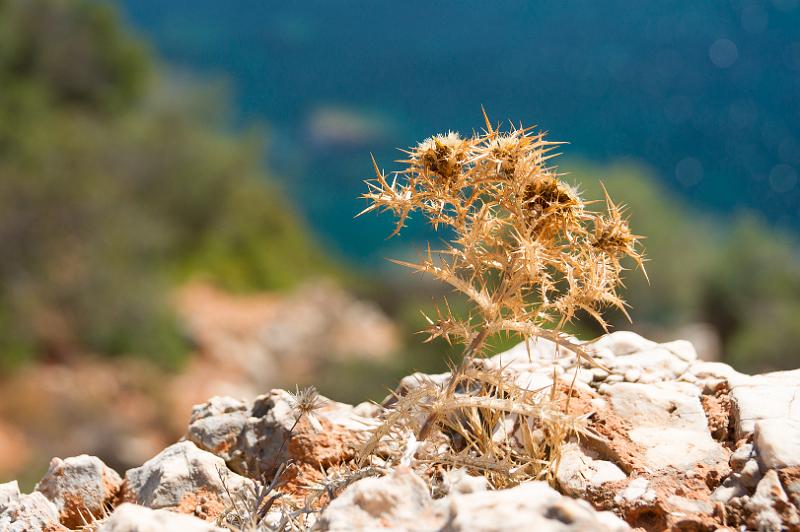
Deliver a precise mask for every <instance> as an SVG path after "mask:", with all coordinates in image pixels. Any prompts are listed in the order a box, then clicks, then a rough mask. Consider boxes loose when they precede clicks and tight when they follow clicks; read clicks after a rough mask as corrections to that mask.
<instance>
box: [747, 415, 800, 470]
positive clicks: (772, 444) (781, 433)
mask: <svg viewBox="0 0 800 532" xmlns="http://www.w3.org/2000/svg"><path fill="white" fill-rule="evenodd" d="M753 438H754V440H755V444H756V449H757V451H758V458H759V460H761V463H763V464H764V466H765V467H766V468H767V469H783V468H785V467H793V466H800V419H762V420H759V421H756V422H755V434H754V435H753Z"/></svg>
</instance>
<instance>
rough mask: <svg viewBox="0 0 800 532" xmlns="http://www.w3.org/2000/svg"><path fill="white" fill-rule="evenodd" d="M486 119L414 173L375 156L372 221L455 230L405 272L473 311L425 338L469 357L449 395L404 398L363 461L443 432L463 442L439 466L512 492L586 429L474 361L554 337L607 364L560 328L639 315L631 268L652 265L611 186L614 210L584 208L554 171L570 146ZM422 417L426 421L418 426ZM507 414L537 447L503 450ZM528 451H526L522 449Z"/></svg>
mask: <svg viewBox="0 0 800 532" xmlns="http://www.w3.org/2000/svg"><path fill="white" fill-rule="evenodd" d="M484 119H485V130H483V131H482V132H480V133H473V134H472V136H470V137H462V136H461V135H459V134H458V133H454V132H449V133H447V134H445V135H437V136H434V137H431V138H428V139H426V140H424V141H423V142H421V143H420V144H418V145H417V146H416V147H413V148H411V149H410V150H408V151H406V152H405V153H406V154H407V156H408V157H407V158H405V159H404V160H402V161H399V162H400V163H402V164H403V165H404V167H403V168H402V169H401V170H399V171H397V172H393V173H392V174H390V175H388V176H387V175H386V174H385V173H384V172H382V171H381V170H380V169H379V168H378V165H377V163H376V162H375V160H374V158H373V166H374V169H375V178H374V179H373V180H370V181H367V185H368V187H369V190H368V191H367V192H366V193H365V194H363V196H362V197H363V198H364V199H366V200H367V201H368V202H369V205H368V206H367V208H366V209H364V211H362V212H361V213H360V214H364V213H367V212H370V211H389V212H391V213H392V214H393V215H394V216H395V217H396V220H397V222H396V226H395V229H394V232H393V233H392V235H391V236H395V235H397V234H398V233H399V232H400V231H401V230H402V229H403V227H405V225H406V222H407V220H408V219H409V217H410V216H411V215H412V214H413V213H420V214H422V216H423V217H424V218H426V219H427V221H429V222H430V223H431V224H432V226H433V227H434V229H435V230H437V231H438V230H444V232H445V233H446V234H447V235H448V237H449V240H448V241H447V242H446V243H445V245H444V246H443V248H442V249H438V250H432V249H431V247H430V245H429V246H428V249H427V253H426V254H425V255H424V256H423V257H421V259H420V260H419V262H416V263H412V262H404V261H394V262H397V263H398V264H401V265H403V266H407V267H409V268H411V269H412V270H414V271H416V272H421V273H426V274H430V275H432V276H433V277H435V278H436V279H438V280H440V281H443V282H444V283H446V284H448V285H450V286H451V287H452V288H454V289H455V290H456V291H457V292H460V293H461V294H463V295H464V296H466V298H467V299H468V301H469V302H470V311H469V313H468V314H467V315H465V316H457V315H455V314H454V313H453V312H452V311H451V309H450V306H449V305H448V304H447V302H446V300H445V302H444V305H443V306H442V307H441V308H438V309H437V316H436V318H435V319H432V318H429V317H427V316H426V318H427V320H428V323H429V327H428V328H427V333H428V339H427V341H431V340H433V339H435V338H443V339H445V340H446V341H447V342H448V343H450V342H453V341H456V342H459V343H463V344H464V345H465V346H466V347H465V350H464V353H463V355H464V356H463V361H462V362H461V364H460V365H459V366H458V367H456V368H454V369H453V371H452V373H451V376H450V378H449V381H448V382H447V384H446V386H444V387H443V388H442V387H438V386H435V385H432V384H431V385H429V386H422V387H420V388H418V389H417V390H415V391H414V392H413V393H412V394H411V396H409V397H406V398H397V399H396V400H395V404H394V406H393V408H392V411H391V412H386V413H385V417H384V423H383V425H382V426H381V427H379V428H378V429H377V430H376V431H375V433H374V434H373V438H372V439H371V440H370V442H369V443H368V445H367V448H366V449H365V452H366V453H369V452H372V451H374V450H375V449H377V447H378V445H379V443H380V442H381V440H382V438H384V437H386V436H390V435H392V433H393V432H398V433H397V434H394V436H395V437H394V438H392V439H394V440H395V441H396V439H397V438H402V436H401V435H400V434H399V433H405V432H407V431H409V430H412V431H413V433H414V435H415V437H416V438H417V439H418V440H423V441H424V440H426V439H427V438H429V437H431V436H432V434H433V433H434V431H435V430H437V429H438V430H440V431H441V432H444V433H446V434H447V435H448V437H449V439H450V444H451V447H453V445H452V444H453V443H455V442H461V443H460V445H461V446H462V448H463V452H461V453H459V454H458V455H442V454H440V455H437V458H435V459H436V460H438V461H440V462H442V461H443V460H445V461H446V460H450V461H451V462H452V463H453V464H458V463H460V464H462V465H468V464H469V462H470V461H471V462H472V463H473V465H474V466H475V467H476V468H477V469H479V470H482V471H483V472H485V473H486V472H489V473H488V475H489V476H497V475H495V474H494V473H491V471H493V470H497V471H503V477H504V478H505V480H504V481H503V482H506V481H511V478H512V477H513V475H514V473H515V472H520V471H523V472H526V473H525V474H526V476H527V477H528V478H531V477H538V476H539V475H540V474H541V473H542V471H545V473H544V474H546V475H550V474H552V470H548V468H542V467H538V468H537V467H532V465H535V464H532V462H530V461H533V462H537V461H538V462H546V463H547V464H552V463H554V462H556V463H557V455H558V450H557V447H558V442H559V441H561V440H563V439H565V438H567V437H568V436H569V435H570V434H578V433H581V432H583V433H585V432H586V429H585V427H583V426H582V425H581V424H580V423H579V422H578V421H579V420H577V419H576V418H573V417H570V416H568V415H567V414H566V413H564V412H563V410H562V411H559V410H558V408H557V406H556V402H557V401H555V400H552V401H550V402H549V403H548V402H546V401H545V402H542V401H541V400H535V399H534V398H533V397H532V396H531V395H530V394H528V393H526V392H525V391H524V390H520V389H518V388H516V387H515V386H513V385H510V384H508V383H503V382H502V378H501V376H500V375H499V374H497V373H487V372H478V373H476V371H477V370H476V369H475V367H476V365H475V363H474V362H475V359H476V357H478V356H479V355H480V354H482V352H483V349H484V347H485V344H486V341H487V339H488V338H490V337H492V336H493V335H497V334H513V335H519V336H520V337H521V338H522V339H524V340H526V344H527V340H529V339H531V338H545V339H547V340H550V341H552V342H554V343H555V344H556V345H557V346H558V348H559V349H561V348H563V349H564V350H565V351H566V352H570V353H573V354H574V355H576V357H577V359H578V360H580V359H582V360H583V362H584V363H588V364H594V365H599V364H597V363H596V362H594V360H593V359H592V357H591V354H590V352H589V351H588V350H587V349H586V347H585V345H583V344H581V343H579V342H577V341H576V340H574V339H573V338H572V337H571V336H569V335H567V334H564V333H563V332H562V328H563V327H564V326H565V325H566V324H567V323H570V322H572V321H573V320H575V319H577V318H578V317H580V316H581V314H585V315H588V316H590V317H591V318H593V319H594V320H596V321H597V322H598V323H599V324H600V325H601V326H602V327H603V328H604V329H606V330H607V328H608V323H607V322H606V320H605V319H604V318H603V311H604V310H606V309H608V308H616V309H618V310H620V311H621V312H623V313H624V314H625V315H626V316H627V311H626V304H625V301H624V300H623V299H622V297H621V296H620V294H619V293H618V289H619V287H620V286H622V273H623V271H624V270H625V266H624V265H623V262H624V261H625V259H626V258H627V259H628V260H630V261H631V264H633V265H635V266H637V267H639V268H641V269H642V270H643V271H644V265H643V263H644V257H643V253H642V250H641V248H640V237H638V236H637V235H634V234H633V233H632V232H631V230H630V227H629V225H628V221H627V219H626V218H625V216H624V208H623V207H621V206H619V205H617V204H616V203H614V202H613V201H612V200H611V198H610V197H609V195H608V193H607V192H605V189H604V192H605V198H604V199H603V200H600V201H585V200H584V199H583V198H581V195H580V194H579V192H578V190H577V189H576V188H574V187H573V186H570V185H569V184H567V183H566V182H565V181H564V180H563V179H562V178H563V174H560V173H559V172H558V171H557V168H556V167H554V166H552V165H551V164H550V160H551V159H552V158H553V157H555V156H556V155H558V154H557V153H555V152H554V149H555V148H556V147H557V146H558V145H559V144H561V143H558V142H551V141H548V140H546V139H545V134H544V133H541V132H539V133H534V132H533V129H532V128H526V127H522V126H519V127H516V126H514V125H513V124H511V125H510V128H509V129H508V130H501V129H500V128H499V127H496V126H492V123H491V122H490V120H489V118H488V117H487V116H486V113H485V112H484ZM595 205H599V206H600V208H597V209H596V208H594V206H595ZM553 389H555V386H554V387H553ZM551 399H555V396H552V397H551ZM420 412H422V413H423V414H425V417H424V418H423V419H424V421H423V422H422V423H418V422H416V421H415V420H416V419H417V418H418V417H419V414H420ZM508 415H511V416H515V419H517V420H518V421H519V420H520V419H522V420H524V421H525V422H524V423H522V426H525V427H528V429H522V432H521V433H522V434H523V436H524V435H525V431H526V430H527V431H528V432H529V433H528V437H527V438H524V437H523V440H524V441H523V442H521V443H520V442H517V443H516V444H515V445H512V446H503V445H498V444H493V443H492V442H495V443H497V442H496V440H497V438H496V437H495V436H494V435H493V434H494V433H496V428H497V425H498V424H502V423H505V421H504V419H505V417H506V416H508ZM532 427H539V429H544V433H546V435H547V437H546V438H545V443H546V445H544V446H541V448H538V449H534V448H532V447H531V446H535V445H539V443H536V441H540V440H541V438H540V439H539V440H536V439H535V438H533V437H532V436H531V434H530V431H531V430H537V429H535V428H532ZM559 427H561V428H559ZM540 443H541V442H540ZM520 445H521V447H522V448H524V449H527V451H528V454H527V455H526V454H525V453H524V452H519V449H520ZM525 456H527V458H525ZM526 460H527V461H528V462H526ZM540 465H541V464H540ZM547 471H549V472H547Z"/></svg>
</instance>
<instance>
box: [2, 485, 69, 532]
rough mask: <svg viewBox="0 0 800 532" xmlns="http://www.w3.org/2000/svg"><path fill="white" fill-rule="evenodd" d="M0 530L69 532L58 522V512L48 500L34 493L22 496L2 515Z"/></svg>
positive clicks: (7, 531)
mask: <svg viewBox="0 0 800 532" xmlns="http://www.w3.org/2000/svg"><path fill="white" fill-rule="evenodd" d="M0 530H2V531H3V532H60V531H64V532H66V531H68V530H69V529H68V528H66V527H65V526H64V525H62V524H61V523H59V522H58V511H57V510H56V507H55V505H54V504H53V503H52V502H50V501H48V500H47V498H46V497H45V496H44V495H42V494H41V493H39V492H38V491H34V492H33V493H31V494H30V495H20V496H19V498H18V499H17V500H15V501H12V502H11V503H10V504H9V505H8V507H7V508H6V509H5V510H4V511H3V512H2V513H0Z"/></svg>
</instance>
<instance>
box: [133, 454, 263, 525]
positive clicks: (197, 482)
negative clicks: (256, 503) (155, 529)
mask: <svg viewBox="0 0 800 532" xmlns="http://www.w3.org/2000/svg"><path fill="white" fill-rule="evenodd" d="M223 480H224V482H225V483H226V484H227V487H228V490H230V491H231V493H233V494H236V493H242V492H246V491H247V490H250V489H253V487H254V486H253V481H252V480H250V479H247V478H244V477H241V476H239V475H237V474H235V473H233V472H231V471H229V470H228V469H227V467H225V462H224V460H222V458H219V457H218V456H215V455H213V454H211V453H209V452H206V451H203V450H201V449H198V448H197V447H196V446H195V444H193V443H192V442H189V441H182V442H178V443H176V444H174V445H171V446H169V447H167V448H166V449H164V450H163V451H161V453H159V454H158V455H156V456H155V457H153V458H151V459H150V460H148V461H147V462H145V463H144V465H142V466H141V467H137V468H135V469H130V470H128V472H127V473H125V485H124V488H123V498H124V500H125V501H126V502H133V503H136V504H139V505H142V506H147V507H149V508H155V509H158V508H178V509H182V510H184V511H187V510H191V509H193V508H195V506H197V505H198V504H199V498H200V497H205V498H206V499H207V500H209V501H212V502H214V503H216V504H215V506H217V507H219V506H221V504H220V503H224V502H225V499H224V493H225V488H224V486H223Z"/></svg>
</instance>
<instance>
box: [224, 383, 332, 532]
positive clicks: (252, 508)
mask: <svg viewBox="0 0 800 532" xmlns="http://www.w3.org/2000/svg"><path fill="white" fill-rule="evenodd" d="M288 402H289V406H290V407H291V409H292V413H293V415H294V422H293V423H292V426H291V427H289V430H288V432H287V433H286V434H285V435H284V438H283V441H282V442H281V446H280V448H279V449H278V452H276V453H275V455H274V456H275V459H277V457H279V456H282V455H283V451H284V449H285V448H286V445H287V443H288V442H289V440H290V439H291V437H292V434H293V433H294V430H295V428H297V425H298V424H299V423H300V421H301V420H302V419H304V418H305V419H306V420H308V422H309V423H310V424H311V426H312V427H313V428H314V430H316V431H321V430H322V425H321V424H320V422H319V420H318V419H317V417H316V416H317V411H318V410H319V409H320V408H322V407H324V406H325V404H326V400H325V399H324V398H323V397H322V396H321V395H319V393H318V392H317V389H316V388H315V387H314V386H308V387H306V388H303V389H302V390H301V389H300V388H299V387H296V388H295V393H291V392H289V397H288ZM292 467H293V463H292V460H291V459H289V460H287V461H285V462H281V463H280V464H275V463H273V464H271V465H270V467H268V468H267V469H266V471H265V472H264V473H263V474H262V475H261V479H260V481H258V482H257V483H256V488H255V489H254V490H253V491H252V492H246V493H241V492H239V493H232V492H231V490H230V489H229V488H228V484H227V481H226V474H225V471H222V470H218V471H217V474H218V475H219V478H220V481H221V483H222V486H223V488H224V490H225V494H226V497H227V499H228V504H227V505H226V507H225V509H224V510H223V511H222V512H221V513H220V515H219V516H218V517H217V524H218V525H220V526H224V527H226V528H228V529H229V530H233V531H235V532H258V531H265V532H267V531H271V530H287V529H288V530H305V529H306V528H307V527H305V526H302V524H301V523H302V522H303V521H304V517H305V516H306V515H308V514H314V513H317V512H318V511H319V509H314V508H313V507H312V504H311V503H312V502H313V501H312V500H309V501H307V504H306V505H304V506H302V507H300V508H284V507H281V508H280V509H279V512H277V513H278V514H279V517H278V519H277V520H276V521H275V522H271V521H269V520H268V519H267V516H268V514H269V513H270V511H272V509H273V507H274V506H275V504H276V503H277V502H278V501H279V500H280V499H281V498H282V497H283V496H284V493H283V492H282V491H281V488H283V487H284V486H285V485H286V483H287V482H288V477H289V476H290V475H291V473H292V472H291V469H292Z"/></svg>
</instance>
